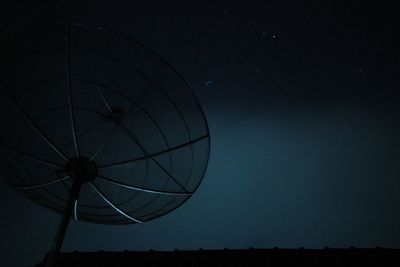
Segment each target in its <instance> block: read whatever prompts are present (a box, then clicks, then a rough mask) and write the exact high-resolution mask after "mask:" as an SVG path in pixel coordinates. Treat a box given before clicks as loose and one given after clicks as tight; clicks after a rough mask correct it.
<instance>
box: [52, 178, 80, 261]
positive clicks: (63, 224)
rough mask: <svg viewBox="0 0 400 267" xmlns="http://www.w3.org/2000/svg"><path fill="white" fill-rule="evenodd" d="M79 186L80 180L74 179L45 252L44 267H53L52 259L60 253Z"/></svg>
mask: <svg viewBox="0 0 400 267" xmlns="http://www.w3.org/2000/svg"><path fill="white" fill-rule="evenodd" d="M81 187H82V182H81V181H80V180H79V179H74V182H73V185H72V188H71V190H70V192H69V196H68V201H67V204H66V206H65V209H64V214H63V215H62V217H61V221H60V223H59V225H58V229H57V233H56V236H55V237H54V240H53V245H52V247H51V250H50V252H49V253H48V254H47V256H46V258H45V267H53V266H54V260H55V258H56V256H57V255H58V254H59V253H60V250H61V246H62V244H63V241H64V237H65V233H66V232H67V228H68V225H69V221H70V219H71V214H72V212H73V210H74V205H75V201H76V200H77V198H78V196H79V192H80V190H81Z"/></svg>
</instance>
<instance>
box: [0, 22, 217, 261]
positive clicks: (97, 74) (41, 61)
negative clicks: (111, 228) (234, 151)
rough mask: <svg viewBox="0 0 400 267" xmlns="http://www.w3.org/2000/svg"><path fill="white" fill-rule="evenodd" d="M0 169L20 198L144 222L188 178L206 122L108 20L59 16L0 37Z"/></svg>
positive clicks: (179, 81)
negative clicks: (62, 20) (101, 23)
mask: <svg viewBox="0 0 400 267" xmlns="http://www.w3.org/2000/svg"><path fill="white" fill-rule="evenodd" d="M0 47H1V49H0V51H1V52H0V53H1V58H2V61H1V63H0V87H1V89H0V109H1V110H0V121H1V122H2V125H5V126H6V127H4V128H3V129H2V131H1V133H0V137H1V138H0V153H1V160H2V168H1V171H2V173H3V175H4V176H6V177H8V178H9V181H10V183H11V185H12V186H13V187H14V188H15V189H17V190H20V191H22V192H23V193H25V194H26V196H27V197H29V198H30V199H31V200H33V201H35V202H37V203H39V204H41V205H43V206H45V207H48V208H50V209H52V210H54V211H56V212H59V213H61V214H63V216H62V220H61V222H60V225H59V228H58V232H57V235H56V237H55V240H54V243H53V247H52V252H53V253H58V252H59V251H60V248H61V245H62V241H63V238H64V235H65V232H66V229H67V226H68V222H69V221H70V218H71V216H72V217H73V218H75V219H76V220H82V221H86V222H91V223H101V224H134V223H143V222H147V221H149V220H152V219H155V218H158V217H160V216H163V215H165V214H167V213H169V212H171V211H173V210H174V209H176V208H178V207H179V206H180V205H182V204H183V203H184V202H185V201H187V200H188V199H189V198H190V196H192V195H193V193H194V192H195V191H196V189H197V188H198V186H199V184H200V183H201V181H202V179H203V177H204V174H205V171H206V168H207V164H208V160H209V154H210V133H209V128H208V125H207V121H206V119H205V116H204V113H203V111H202V109H201V107H200V105H199V102H198V100H197V99H196V97H195V96H194V94H193V93H192V91H191V89H190V87H189V85H188V83H187V82H186V81H185V80H184V79H183V78H182V76H181V75H180V74H179V73H178V72H177V71H176V70H175V69H174V68H173V67H171V66H170V65H169V64H168V63H167V62H166V61H165V60H164V59H162V58H161V57H160V56H158V55H157V54H155V53H154V52H153V51H151V50H150V49H149V48H147V47H145V46H144V45H142V44H140V43H139V42H137V41H135V40H133V39H131V38H128V37H126V36H124V35H122V34H119V33H117V32H114V31H112V30H109V29H105V28H100V27H92V26H87V25H83V24H73V23H67V24H58V25H51V26H38V27H31V28H28V29H24V30H22V31H19V32H17V33H14V34H12V35H9V36H7V37H5V38H3V39H1V42H0Z"/></svg>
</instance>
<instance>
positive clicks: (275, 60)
mask: <svg viewBox="0 0 400 267" xmlns="http://www.w3.org/2000/svg"><path fill="white" fill-rule="evenodd" d="M11 2H13V1H11ZM14 2H15V1H14ZM21 2H26V3H27V4H26V5H22V4H16V3H14V4H11V3H10V4H2V6H1V7H0V10H1V30H2V32H7V31H10V30H11V29H15V28H19V27H22V26H24V25H29V24H32V23H36V22H37V21H39V20H41V19H43V16H42V13H40V12H42V11H43V7H42V9H35V7H34V5H32V2H33V1H21ZM82 2H83V3H82ZM98 2H99V1H76V4H74V5H73V6H72V7H70V10H69V13H68V14H69V16H71V17H72V20H73V21H79V22H83V23H88V24H94V25H103V26H108V27H111V28H113V29H115V30H117V31H120V32H123V33H125V34H127V35H129V36H132V37H134V38H135V39H138V40H139V41H141V42H142V43H144V44H145V45H147V46H149V47H150V48H152V49H153V50H155V51H157V52H158V53H159V54H160V55H162V56H163V57H164V58H165V59H166V60H167V61H168V62H169V63H170V64H171V65H173V66H174V67H176V68H177V69H178V70H179V72H180V73H181V74H182V75H183V76H184V77H185V78H186V80H187V81H188V82H189V83H190V84H191V86H192V88H193V91H194V92H195V94H196V95H197V97H198V98H199V100H200V102H201V104H202V106H203V108H204V111H205V113H206V116H207V119H208V122H209V125H210V131H211V135H212V151H211V158H210V163H209V168H208V171H207V173H206V176H205V179H204V181H203V183H202V184H201V186H200V188H199V189H198V191H197V192H196V194H195V195H194V196H193V197H192V198H191V199H190V200H189V201H188V202H187V203H185V204H184V205H183V206H182V207H181V208H179V209H178V210H176V211H174V212H172V213H170V214H168V215H166V216H165V217H162V218H159V219H157V220H154V221H150V222H148V223H145V224H142V225H128V226H104V225H95V224H88V223H84V222H72V223H71V225H70V228H69V231H68V233H67V237H66V239H65V243H64V246H63V250H65V251H71V250H85V251H86V250H88V251H97V250H100V249H102V250H124V249H129V250H148V249H159V250H172V249H175V248H178V249H198V248H215V249H222V248H225V247H227V248H248V247H250V246H252V247H257V248H270V247H274V246H278V247H287V248H297V247H300V246H303V247H307V248H322V247H325V246H330V247H349V246H356V247H375V246H382V247H390V248H400V242H399V240H400V230H399V229H400V228H399V227H398V226H399V225H400V216H399V200H400V194H399V193H400V179H399V177H400V170H399V160H400V154H399V152H398V151H399V148H400V141H399V138H398V137H399V134H400V126H399V123H398V122H399V119H400V108H399V104H398V103H399V101H400V87H399V85H400V84H399V70H400V68H399V67H400V61H399V60H400V54H399V50H398V47H400V39H399V37H398V29H399V26H400V9H399V8H398V6H394V5H393V6H392V5H386V6H382V4H381V3H375V4H376V5H377V6H373V5H370V6H366V4H365V3H364V2H361V1H360V2H359V3H355V2H353V3H347V4H346V5H339V4H337V3H336V2H335V1H332V2H331V3H324V4H319V3H318V2H319V1H314V2H313V1H274V2H270V3H269V4H266V3H264V2H265V1H257V2H256V1H255V2H251V3H250V2H246V3H242V4H240V5H239V4H236V5H235V4H232V3H230V2H231V1H217V2H218V3H214V1H196V4H194V3H192V2H190V1H167V2H168V4H167V3H165V1H159V2H164V4H160V3H157V1H146V3H139V2H137V3H136V1H101V3H98ZM189 2H190V3H189ZM350 2H352V1H350ZM378 4H379V6H378ZM49 10H50V11H51V10H54V9H49ZM47 13H48V12H47ZM3 14H4V15H3ZM38 17H41V19H38ZM4 127H7V126H4ZM0 192H1V194H0V195H1V210H2V212H3V214H2V219H1V220H0V222H1V225H2V227H0V231H1V234H0V236H2V238H1V241H0V249H1V251H2V257H1V259H0V261H1V262H0V265H4V266H14V265H15V266H26V265H29V264H33V263H35V262H38V261H40V260H41V259H42V257H43V256H44V255H45V253H46V252H47V251H48V249H49V247H50V244H51V241H52V238H53V235H54V233H55V230H56V227H57V223H58V220H59V216H58V215H57V214H55V213H53V212H52V211H50V210H47V209H45V208H43V207H41V206H39V205H37V204H34V203H32V202H30V201H29V200H28V199H26V198H25V197H24V196H23V195H22V194H20V193H19V192H15V191H13V190H12V189H11V188H10V187H9V186H8V185H7V183H6V182H2V183H1V186H0ZM12 261H13V262H14V263H15V264H14V265H13V264H11V262H12Z"/></svg>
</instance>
